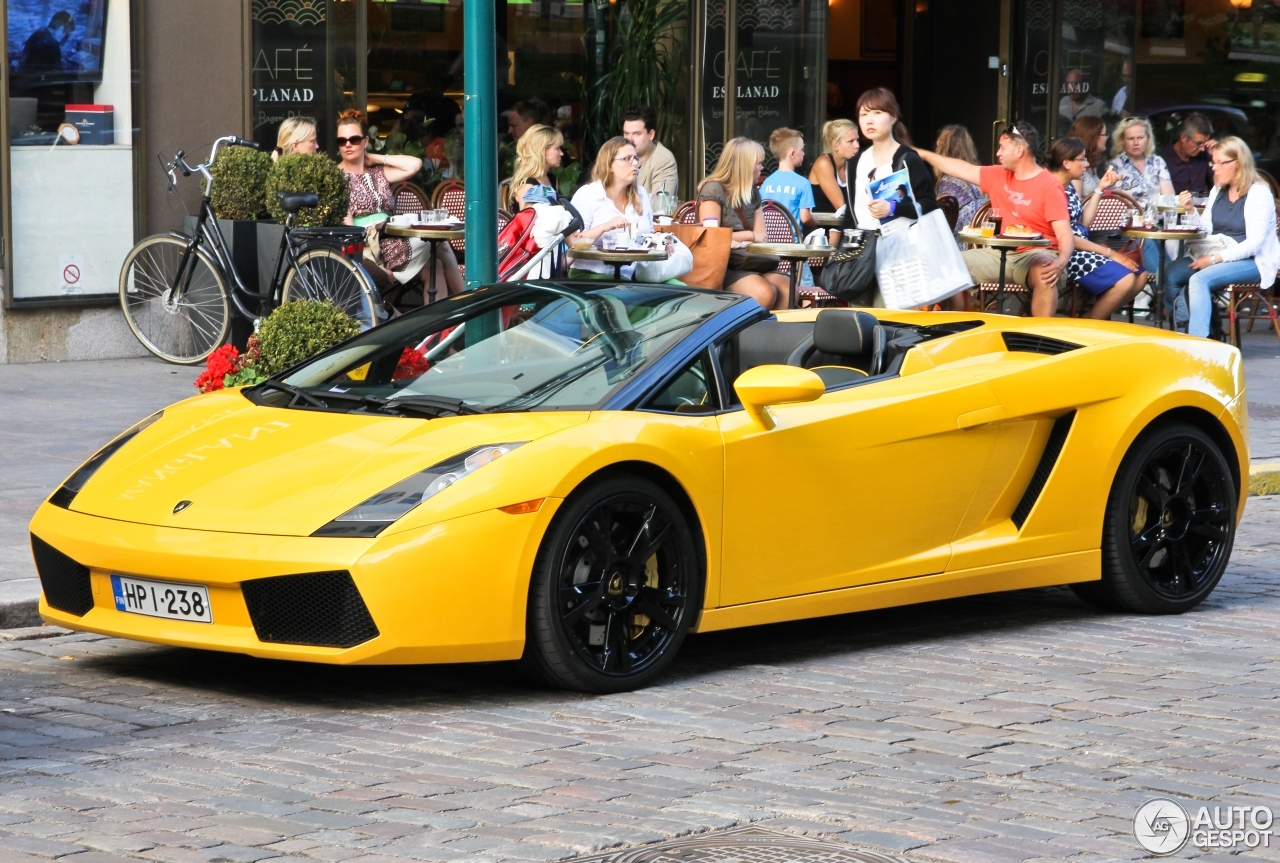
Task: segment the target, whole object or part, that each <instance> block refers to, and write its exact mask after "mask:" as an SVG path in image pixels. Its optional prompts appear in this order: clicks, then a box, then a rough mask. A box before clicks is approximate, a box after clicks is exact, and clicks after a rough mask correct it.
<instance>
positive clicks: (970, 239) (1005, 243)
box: [960, 231, 1049, 314]
mask: <svg viewBox="0 0 1280 863" xmlns="http://www.w3.org/2000/svg"><path fill="white" fill-rule="evenodd" d="M960 241H961V242H962V243H969V244H970V245H973V246H990V247H991V248H993V249H998V250H999V252H1000V282H999V287H998V288H997V289H996V308H997V309H999V311H1000V313H1001V314H1004V280H1005V261H1006V259H1007V258H1008V257H1009V250H1010V249H1027V248H1041V247H1046V246H1048V245H1049V241H1048V240H1047V239H1045V238H1044V237H1039V238H1032V237H1004V236H996V237H984V236H982V235H981V234H970V233H966V232H964V231H961V232H960ZM984 311H985V310H984Z"/></svg>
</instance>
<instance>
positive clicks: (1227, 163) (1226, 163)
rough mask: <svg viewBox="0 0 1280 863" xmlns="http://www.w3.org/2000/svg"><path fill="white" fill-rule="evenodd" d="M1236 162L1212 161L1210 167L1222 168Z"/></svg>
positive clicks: (1232, 160) (1227, 160) (1225, 160)
mask: <svg viewBox="0 0 1280 863" xmlns="http://www.w3.org/2000/svg"><path fill="white" fill-rule="evenodd" d="M1234 161H1235V159H1211V160H1210V161H1209V167H1211V168H1221V167H1222V166H1223V165H1230V164H1231V163H1232V162H1234Z"/></svg>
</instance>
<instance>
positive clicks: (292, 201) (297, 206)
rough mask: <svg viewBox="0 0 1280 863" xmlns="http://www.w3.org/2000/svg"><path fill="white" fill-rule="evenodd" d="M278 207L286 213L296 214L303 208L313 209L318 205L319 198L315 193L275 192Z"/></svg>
mask: <svg viewBox="0 0 1280 863" xmlns="http://www.w3.org/2000/svg"><path fill="white" fill-rule="evenodd" d="M276 197H277V198H279V199H280V206H281V208H283V209H284V211H285V212H286V213H296V212H298V211H299V210H301V209H302V208H303V207H315V206H318V205H319V204H320V196H319V195H317V194H316V193H315V192H276Z"/></svg>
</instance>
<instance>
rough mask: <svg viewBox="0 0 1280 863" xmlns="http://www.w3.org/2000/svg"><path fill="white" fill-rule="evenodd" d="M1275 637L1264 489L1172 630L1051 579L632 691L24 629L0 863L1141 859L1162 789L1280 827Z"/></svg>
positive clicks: (1275, 589)
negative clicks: (639, 846)
mask: <svg viewBox="0 0 1280 863" xmlns="http://www.w3.org/2000/svg"><path fill="white" fill-rule="evenodd" d="M1278 629H1280V497H1271V498H1252V499H1250V501H1249V506H1248V509H1247V514H1246V516H1245V523H1244V527H1243V530H1242V532H1241V535H1240V538H1239V540H1238V542H1237V546H1236V551H1235V554H1234V556H1233V562H1232V564H1231V566H1230V568H1229V569H1228V570H1227V574H1226V576H1225V577H1224V579H1223V581H1222V584H1221V586H1220V587H1219V588H1218V590H1217V591H1216V592H1215V593H1214V594H1213V596H1212V597H1211V598H1210V599H1209V601H1208V602H1206V603H1205V604H1204V605H1203V606H1201V607H1200V608H1199V609H1197V610H1196V611H1194V612H1192V613H1189V614H1187V615H1184V616H1181V617H1137V616H1130V615H1104V614H1099V613H1095V612H1093V611H1091V610H1088V609H1086V608H1085V607H1084V606H1083V605H1082V604H1081V603H1079V602H1078V601H1077V600H1076V599H1075V598H1074V596H1073V595H1072V594H1070V593H1069V592H1068V591H1067V590H1065V589H1061V588H1055V589H1046V590H1035V591H1023V592H1018V593H1011V594H1003V595H996V596H989V597H979V598H974V599H969V600H960V601H950V602H943V603H935V604H931V605H927V606H917V607H912V608H904V609H897V610H891V611H885V612H877V613H867V614H858V615H851V616H845V617H837V618H829V619H825V620H820V621H811V622H805V623H799V624H794V625H782V626H771V627H765V628H759V629H752V630H746V631H740V632H736V633H735V632H729V633H723V634H716V635H706V636H700V637H694V638H692V639H691V640H690V642H689V643H687V644H686V646H685V649H684V651H683V653H682V654H681V656H680V657H679V658H678V659H677V661H676V663H675V665H674V667H673V671H672V672H671V673H670V674H668V675H667V676H666V677H665V678H664V679H663V680H662V681H661V682H660V684H659V685H657V686H655V687H653V688H650V689H648V690H645V691H642V692H636V693H631V694H627V695H620V696H610V697H584V696H579V695H572V694H566V693H559V692H548V691H544V690H540V689H537V688H533V687H531V686H529V685H528V684H526V683H525V682H524V680H523V678H522V677H521V676H520V674H519V672H518V670H517V669H514V668H511V667H509V666H506V665H493V666H481V667H437V668H368V669H339V668H327V667H318V666H315V667H310V666H300V665H289V664H283V663H278V662H270V661H259V660H251V659H247V658H243V657H237V656H229V655H219V654H205V653H198V652H193V651H187V650H177V649H170V648H162V647H151V646H146V645H140V644H134V643H128V642H123V641H116V640H111V639H101V638H96V637H86V636H61V637H53V638H33V639H27V640H22V639H20V638H19V639H16V640H14V639H11V640H8V641H5V642H0V644H2V645H3V646H2V647H0V664H2V667H3V675H4V676H3V690H2V691H0V702H2V703H0V707H2V708H3V714H2V715H0V729H2V730H0V744H2V747H0V771H3V775H2V776H0V863H35V861H37V860H38V859H47V858H62V859H65V860H69V861H74V863H111V861H115V860H119V859H122V858H129V859H134V858H141V859H146V860H154V861H165V863H206V861H207V863H229V861H235V863H248V861H256V860H260V859H266V858H268V857H274V856H279V855H288V856H290V857H293V858H298V859H304V860H305V859H314V860H322V861H346V860H360V861H361V863H381V861H386V860H391V859H395V858H400V859H414V860H462V859H469V860H494V861H498V860H524V859H530V860H554V859H558V858H563V857H567V856H572V855H575V854H585V853H589V852H591V851H595V850H600V849H606V848H610V847H615V846H618V845H629V844H635V843H645V842H651V841H656V840H659V839H664V838H669V837H672V836H676V835H680V834H685V833H690V832H697V831H704V830H707V829H711V828H718V827H725V826H729V825H734V824H746V823H753V822H754V823H758V824H762V825H763V826H766V827H772V828H775V829H782V830H787V831H791V832H794V833H805V834H809V835H831V836H838V837H839V838H840V839H842V840H844V841H846V842H851V843H854V844H858V845H862V846H867V847H871V848H878V849H882V850H890V851H898V852H906V854H907V856H909V857H911V858H918V859H927V858H933V859H940V860H950V861H975V863H982V861H996V860H1028V859H1036V860H1064V859H1071V860H1076V861H1086V860H1088V861H1091V860H1103V859H1133V858H1139V857H1141V856H1143V854H1144V852H1142V851H1141V849H1140V848H1139V847H1138V846H1137V844H1136V843H1135V841H1134V839H1133V837H1132V834H1131V832H1130V831H1131V826H1132V817H1133V813H1134V810H1135V808H1136V807H1137V806H1138V805H1139V804H1140V803H1142V802H1144V801H1145V800H1146V799H1148V798H1150V797H1153V796H1157V795H1158V794H1159V795H1169V796H1172V797H1175V798H1177V799H1181V800H1183V801H1185V802H1195V803H1199V802H1201V801H1219V802H1223V803H1230V804H1235V805H1245V804H1249V803H1262V804H1268V805H1271V806H1272V807H1275V806H1276V803H1277V800H1278V799H1280V781H1278V780H1277V769H1276V768H1277V764H1278V763H1280V723H1277V718H1280V701H1278V700H1277V691H1278V690H1280V651H1278V650H1277V647H1276V642H1275V633H1276V631H1277V630H1278ZM6 635H8V636H22V635H24V633H23V632H22V631H11V632H9V633H7V634H6ZM1188 848H1189V846H1188ZM1182 853H1183V855H1184V856H1187V855H1193V854H1195V853H1197V852H1194V851H1192V850H1186V851H1184V852H1182ZM67 855H73V856H70V857H68V856H67ZM1246 857H1248V858H1250V859H1272V860H1280V848H1272V849H1270V850H1257V851H1250V852H1246Z"/></svg>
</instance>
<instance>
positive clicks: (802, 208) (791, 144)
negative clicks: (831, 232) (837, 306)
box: [760, 128, 814, 286]
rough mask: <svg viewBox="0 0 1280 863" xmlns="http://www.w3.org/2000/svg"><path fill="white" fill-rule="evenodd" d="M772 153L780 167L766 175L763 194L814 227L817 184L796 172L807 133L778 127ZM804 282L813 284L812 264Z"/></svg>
mask: <svg viewBox="0 0 1280 863" xmlns="http://www.w3.org/2000/svg"><path fill="white" fill-rule="evenodd" d="M769 152H771V153H773V156H774V158H776V159H777V160H778V170H776V171H774V172H773V173H772V174H770V175H769V176H768V177H766V178H765V181H764V183H763V184H761V186H760V197H761V198H764V199H765V200H767V201H777V202H778V203H779V204H781V205H782V206H784V207H786V208H787V209H788V210H789V211H790V212H791V215H792V216H794V217H795V220H796V221H797V222H799V223H800V227H801V228H802V229H803V230H809V229H811V228H813V226H814V225H813V216H812V215H811V213H812V211H813V184H812V183H810V182H809V181H808V180H806V179H805V178H804V177H802V176H800V175H799V174H797V173H796V168H798V167H800V166H801V165H803V164H804V136H803V135H801V134H800V133H799V132H797V131H796V130H795V129H787V128H782V129H775V130H774V131H773V134H772V135H770V136H769ZM801 239H803V237H801ZM800 284H802V285H806V286H807V285H812V284H813V274H812V273H811V272H809V265H808V264H805V267H804V274H803V276H802V278H801V280H800Z"/></svg>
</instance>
